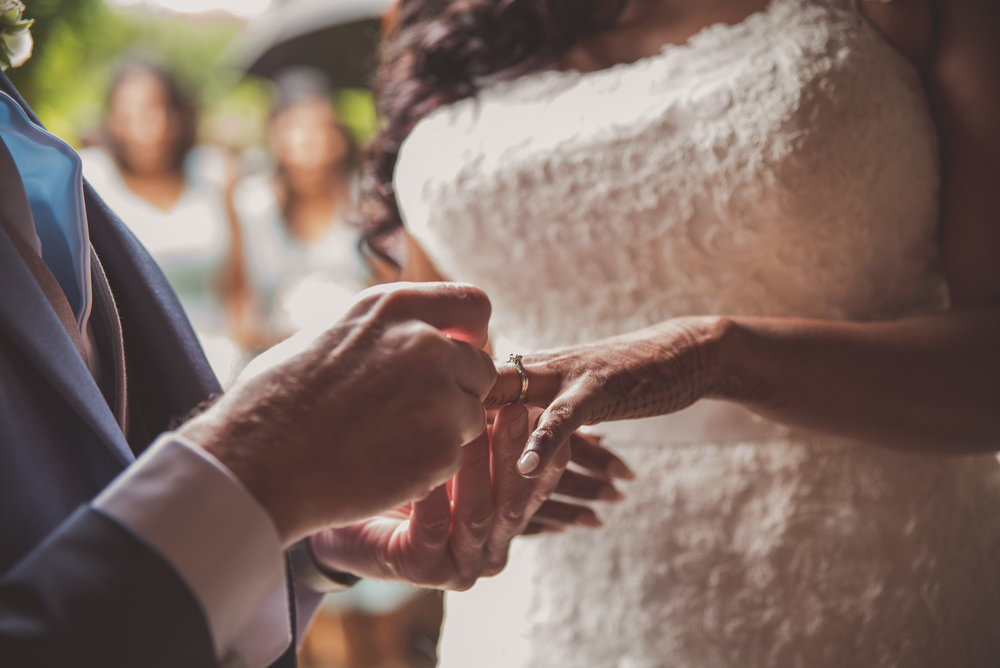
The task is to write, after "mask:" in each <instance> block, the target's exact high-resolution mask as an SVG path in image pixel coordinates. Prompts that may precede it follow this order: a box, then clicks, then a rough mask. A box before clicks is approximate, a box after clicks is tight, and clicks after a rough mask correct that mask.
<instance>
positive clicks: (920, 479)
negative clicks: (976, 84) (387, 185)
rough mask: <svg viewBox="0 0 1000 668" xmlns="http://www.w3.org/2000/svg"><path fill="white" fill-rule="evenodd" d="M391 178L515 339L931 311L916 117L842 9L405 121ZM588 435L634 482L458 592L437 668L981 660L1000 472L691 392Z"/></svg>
mask: <svg viewBox="0 0 1000 668" xmlns="http://www.w3.org/2000/svg"><path fill="white" fill-rule="evenodd" d="M395 186H396V192H397V198H398V201H399V203H400V207H401V210H402V212H403V215H404V219H405V221H406V225H407V227H408V229H409V231H410V232H411V233H412V235H413V236H414V237H415V238H416V239H417V240H418V241H419V242H420V244H421V245H422V247H423V248H424V249H425V250H426V252H427V253H428V255H429V256H430V258H431V259H432V260H433V262H434V263H435V265H436V266H437V268H438V269H439V270H441V271H442V272H443V273H444V274H445V275H447V276H449V277H451V278H454V279H456V280H463V281H469V282H473V283H476V284H478V285H480V286H482V287H483V288H484V289H486V291H487V292H488V293H489V295H490V297H491V299H492V300H493V305H494V323H495V326H496V328H497V331H498V332H499V333H500V334H501V335H503V336H504V337H506V338H507V339H509V340H510V341H512V342H514V343H512V344H511V345H513V346H516V347H517V350H518V351H519V352H529V351H531V350H535V349H541V348H547V347H552V346H562V345H568V344H575V343H580V342H585V341H591V340H594V339H597V338H601V337H606V336H609V335H613V334H618V333H621V332H625V331H629V330H634V329H636V328H639V327H642V326H644V325H647V324H649V323H654V322H657V321H661V320H664V319H667V318H670V317H672V316H679V315H688V314H709V313H720V314H756V315H766V316H805V317H811V318H826V319H851V320H878V319H885V318H894V317H898V316H902V315H907V314H918V313H929V312H935V311H940V310H941V309H943V308H945V307H946V305H947V302H946V297H945V285H944V278H943V275H942V272H941V268H940V261H939V257H938V252H939V249H938V247H937V242H936V232H937V230H936V224H937V218H938V192H939V174H938V164H937V146H936V139H935V133H934V126H933V125H932V122H931V119H930V116H929V113H928V110H927V105H926V102H925V99H924V95H923V94H922V92H921V87H920V82H919V81H918V77H917V75H916V73H915V71H914V70H913V69H912V68H911V66H910V65H909V63H908V62H907V61H905V60H904V59H903V58H902V57H901V56H900V55H899V54H898V53H897V52H896V51H895V50H894V49H893V48H891V47H890V46H889V45H888V44H887V43H886V42H885V40H884V39H883V38H882V36H881V35H880V34H879V33H878V32H877V31H876V30H875V29H874V28H873V27H872V26H871V25H870V24H868V23H867V22H866V20H865V19H864V18H863V16H862V15H861V13H860V12H859V10H858V9H857V7H856V6H855V3H854V0H773V1H772V3H771V4H770V6H769V7H768V8H767V9H766V10H764V11H761V12H758V13H755V14H752V15H751V16H750V17H749V18H747V19H746V20H744V21H742V22H740V23H739V24H736V25H716V26H711V27H709V28H706V29H704V30H702V31H701V32H699V33H698V34H697V35H695V36H694V38H693V39H691V40H690V42H689V43H688V44H685V45H682V46H668V47H666V48H664V50H663V51H662V53H660V54H658V55H655V56H652V57H649V58H645V59H642V60H640V61H638V62H635V63H632V64H625V65H618V66H615V67H613V68H611V69H608V70H603V71H598V72H592V73H587V74H580V73H575V72H557V71H550V72H542V73H537V74H534V75H531V76H528V77H525V78H522V79H519V80H517V81H514V82H510V83H505V84H500V85H496V86H493V87H491V88H490V89H488V90H485V91H483V92H482V93H481V94H480V95H479V96H478V98H477V99H475V100H472V99H469V100H465V101H462V102H459V103H456V104H454V105H451V106H449V107H447V108H444V109H439V110H437V111H436V112H434V113H433V114H432V115H430V116H429V117H427V118H426V119H424V120H423V121H421V122H420V123H419V124H418V126H417V127H416V128H415V129H414V131H413V132H412V134H411V135H410V137H409V138H408V139H407V141H406V143H405V144H404V145H403V147H402V150H401V153H400V158H399V162H398V164H397V170H396V178H395ZM500 352H503V351H500ZM596 431H598V432H600V433H602V434H604V436H605V444H606V445H608V446H609V447H611V448H612V449H614V450H616V451H617V452H619V453H620V454H621V455H622V456H623V457H624V458H625V459H626V460H627V461H628V462H629V464H630V465H631V466H632V468H633V469H634V470H635V471H637V472H638V476H639V477H638V480H637V481H635V482H634V483H631V484H630V485H629V486H628V487H627V488H626V490H625V491H626V492H627V494H628V498H627V500H626V501H624V502H622V503H621V504H618V505H615V506H611V507H602V508H600V510H599V512H600V514H601V515H602V518H603V520H604V522H605V524H606V526H605V528H603V529H601V530H598V531H589V530H573V531H570V532H568V533H566V534H564V535H561V536H556V537H541V538H532V539H522V540H521V541H520V542H518V543H516V544H515V546H514V549H513V550H512V554H511V560H510V564H509V566H508V569H507V570H506V571H505V572H504V573H503V574H501V575H500V576H498V577H496V578H492V579H488V580H484V581H482V582H480V583H479V584H477V585H476V586H475V587H474V588H473V589H472V590H471V591H469V592H466V593H459V594H451V595H449V596H448V598H447V602H446V619H445V624H444V630H443V637H442V641H441V656H442V661H443V665H445V666H449V667H457V668H480V667H487V666H497V667H501V666H502V667H504V668H507V667H522V666H532V667H538V668H557V667H558V668H563V667H571V668H576V667H581V666H597V667H602V668H603V667H619V668H654V667H656V668H660V667H666V666H670V667H681V666H683V667H688V668H715V667H726V668H732V667H740V668H743V667H756V666H779V667H784V666H802V667H805V668H828V667H838V668H839V667H848V666H850V667H860V668H866V667H869V666H899V667H905V668H921V667H928V668H929V667H942V668H951V667H963V668H979V667H983V668H985V667H996V666H1000V474H998V463H997V461H996V459H994V458H993V457H991V456H982V457H941V458H938V457H932V456H919V455H908V454H903V453H900V452H896V451H891V450H888V449H883V448H880V447H876V446H875V445H873V444H862V443H856V442H852V441H848V440H846V439H840V438H833V437H830V436H825V435H821V434H817V433H811V432H808V431H804V430H798V429H792V428H788V427H784V426H781V425H778V424H773V423H769V422H767V421H765V420H763V419H762V418H759V417H756V416H753V415H752V414H750V413H749V412H747V411H744V410H742V409H741V408H739V407H736V406H734V405H730V404H725V403H721V402H707V401H705V402H701V403H699V404H696V405H695V406H693V407H692V408H690V409H688V410H685V411H682V412H680V413H677V414H674V415H670V416H665V417H661V418H653V419H647V420H635V421H627V422H614V423H608V424H604V425H601V426H600V427H598V428H596ZM998 444H1000V436H998Z"/></svg>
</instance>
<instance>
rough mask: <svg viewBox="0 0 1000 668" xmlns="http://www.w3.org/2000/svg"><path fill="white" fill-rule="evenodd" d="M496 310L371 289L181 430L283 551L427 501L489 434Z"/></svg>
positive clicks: (460, 291) (430, 288)
mask: <svg viewBox="0 0 1000 668" xmlns="http://www.w3.org/2000/svg"><path fill="white" fill-rule="evenodd" d="M489 315H490V305H489V301H488V299H487V298H486V296H485V295H484V294H483V293H482V292H481V291H480V290H478V289H476V288H473V287H471V286H467V285H460V284H430V283H426V284H393V285H390V286H379V287H378V288H373V289H371V290H368V291H366V292H364V293H362V295H361V296H360V297H359V299H358V301H357V302H356V304H355V306H354V307H353V308H352V309H351V311H350V312H349V313H348V314H347V315H346V316H345V317H344V318H343V319H342V320H341V321H340V322H338V323H337V324H336V325H334V326H333V327H331V328H330V329H328V330H326V331H325V332H324V333H323V334H322V335H321V336H319V337H317V338H316V339H315V340H314V341H313V342H312V344H311V345H310V347H309V348H308V349H306V350H305V351H303V352H301V353H299V354H297V355H295V356H294V357H292V358H290V359H288V360H287V361H285V362H283V363H281V364H279V365H277V366H275V367H273V368H271V369H269V370H267V371H266V372H264V373H261V374H259V375H257V376H255V377H253V378H252V379H250V380H249V381H247V382H245V383H241V384H237V386H236V387H234V388H233V389H232V390H230V391H229V392H227V393H226V394H225V395H224V396H223V397H222V398H221V399H220V400H219V401H218V402H217V403H216V404H215V405H214V406H212V407H211V408H210V409H209V410H207V411H206V412H205V413H203V414H201V415H200V416H198V417H197V418H195V419H194V420H192V421H190V422H188V423H187V424H186V425H184V426H183V427H181V429H180V430H179V431H180V432H181V433H183V434H184V435H185V436H187V437H189V438H190V439H192V440H193V441H194V442H196V443H199V444H200V445H202V446H203V447H204V448H205V449H206V450H207V451H208V452H210V453H212V454H213V455H215V456H216V457H217V458H218V459H219V460H221V461H222V462H223V464H225V465H226V466H227V467H228V468H229V469H230V470H231V471H233V473H234V474H235V475H236V476H237V477H238V478H239V479H240V480H241V481H242V482H243V483H244V484H245V485H246V486H247V488H248V489H249V490H250V492H251V493H252V494H253V495H254V496H255V497H256V498H257V499H258V500H259V501H260V503H261V504H262V505H263V506H264V508H265V509H266V510H267V511H268V512H269V513H270V514H271V516H272V518H273V519H274V521H275V524H276V526H277V528H278V532H279V534H280V536H281V538H282V540H283V542H284V543H285V544H286V545H288V544H291V543H293V542H294V541H295V540H297V539H298V538H301V537H303V536H305V535H307V534H310V533H313V532H314V531H316V530H318V529H320V528H322V527H326V526H329V525H338V524H346V523H349V522H352V521H356V520H358V519H360V518H363V517H368V516H371V515H374V514H376V513H378V512H380V511H383V510H385V509H387V508H392V507H395V506H398V505H400V504H403V503H407V502H409V501H412V500H415V499H420V498H423V497H426V496H427V495H428V494H432V490H434V489H435V488H436V487H437V486H438V485H440V484H442V483H443V482H444V481H446V480H448V479H449V478H450V477H451V476H452V475H453V474H454V473H455V472H456V471H457V470H458V469H459V466H460V464H461V462H462V450H461V446H462V445H463V444H466V443H469V442H470V441H473V440H474V439H476V438H477V437H478V436H479V435H480V434H482V433H483V430H484V428H485V413H484V409H483V406H482V400H483V398H484V397H485V396H486V394H487V393H488V392H489V389H490V387H491V386H492V384H493V382H494V380H495V377H496V371H495V369H494V366H493V363H492V362H491V361H490V358H489V357H488V356H487V355H486V354H485V353H484V352H483V351H482V350H480V348H479V347H480V346H482V345H483V344H484V343H485V341H486V336H487V324H488V321H489Z"/></svg>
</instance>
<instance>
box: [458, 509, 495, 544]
mask: <svg viewBox="0 0 1000 668" xmlns="http://www.w3.org/2000/svg"><path fill="white" fill-rule="evenodd" d="M495 518H496V513H494V512H493V510H492V509H485V510H478V511H476V512H474V513H471V514H470V515H468V516H467V517H465V518H464V519H463V521H462V524H463V525H464V527H465V531H466V533H467V534H468V535H469V538H470V539H471V540H474V541H476V542H477V544H479V545H482V544H483V543H485V542H486V538H487V536H489V533H490V529H492V528H493V521H494V519H495Z"/></svg>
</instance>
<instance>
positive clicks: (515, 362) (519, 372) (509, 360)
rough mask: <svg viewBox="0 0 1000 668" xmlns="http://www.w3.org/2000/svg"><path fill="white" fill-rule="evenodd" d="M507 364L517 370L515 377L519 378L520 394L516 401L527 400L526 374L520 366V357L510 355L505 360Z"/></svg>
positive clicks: (522, 366)
mask: <svg viewBox="0 0 1000 668" xmlns="http://www.w3.org/2000/svg"><path fill="white" fill-rule="evenodd" d="M507 364H513V365H514V368H515V369H517V375H519V376H520V377H521V393H520V394H519V395H517V400H518V401H521V402H523V401H524V400H525V399H527V398H528V372H527V371H525V370H524V365H523V364H521V356H520V355H515V354H514V353H511V354H510V357H508V358H507Z"/></svg>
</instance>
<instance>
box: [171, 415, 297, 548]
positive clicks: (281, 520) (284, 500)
mask: <svg viewBox="0 0 1000 668" xmlns="http://www.w3.org/2000/svg"><path fill="white" fill-rule="evenodd" d="M176 431H177V433H178V434H180V435H181V436H183V437H184V438H185V439H187V440H188V441H189V442H191V443H192V444H194V445H197V446H198V447H199V448H201V449H202V450H204V451H205V452H207V453H208V454H210V455H212V456H213V457H214V458H215V459H216V460H218V461H219V462H220V463H221V464H222V465H223V466H225V467H226V468H227V469H228V470H229V471H230V473H232V475H233V476H234V477H235V478H236V479H237V480H239V482H240V483H241V484H242V485H243V486H244V487H245V488H246V489H247V491H248V492H249V493H250V494H251V495H252V496H253V497H254V499H255V500H256V501H257V503H258V504H260V506H261V507H262V508H263V509H264V511H265V512H267V514H268V515H269V516H270V517H271V520H272V522H273V523H274V525H275V528H276V529H277V532H278V536H279V539H280V540H281V544H282V545H283V546H285V547H287V546H289V545H291V544H292V543H293V542H294V541H295V540H296V539H297V538H299V537H301V535H302V533H301V532H300V531H298V530H297V528H296V525H295V522H294V518H295V513H294V509H293V508H290V507H289V503H288V501H289V500H290V496H289V495H287V494H283V493H282V492H281V490H280V489H275V488H274V485H273V484H272V481H273V480H274V479H276V478H277V479H280V473H279V472H276V471H274V470H273V469H274V466H275V464H276V462H272V461H269V459H270V458H264V457H262V456H261V454H262V453H260V452H259V449H258V448H257V447H255V445H254V440H253V439H252V438H251V437H249V436H248V435H244V436H243V437H241V436H240V435H238V434H233V433H232V432H231V430H230V429H227V423H226V422H225V420H222V419H220V418H218V417H217V416H215V415H213V414H212V413H211V412H206V413H203V414H201V415H199V416H197V417H195V418H193V419H192V420H189V421H188V422H186V423H184V424H183V425H181V426H180V427H179V428H178V429H177V430H176Z"/></svg>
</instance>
